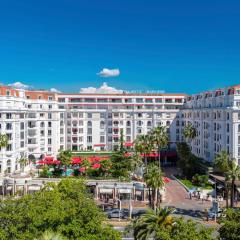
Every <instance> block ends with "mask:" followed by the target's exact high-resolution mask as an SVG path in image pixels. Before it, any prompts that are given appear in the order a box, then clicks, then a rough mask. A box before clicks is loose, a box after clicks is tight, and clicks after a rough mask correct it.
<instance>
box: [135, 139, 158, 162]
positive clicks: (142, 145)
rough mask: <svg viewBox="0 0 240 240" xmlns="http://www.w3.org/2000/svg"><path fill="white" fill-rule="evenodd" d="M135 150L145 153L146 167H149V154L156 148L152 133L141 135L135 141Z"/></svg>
mask: <svg viewBox="0 0 240 240" xmlns="http://www.w3.org/2000/svg"><path fill="white" fill-rule="evenodd" d="M134 147H135V152H137V153H140V154H143V158H144V163H145V167H147V155H148V154H149V153H151V152H152V151H153V150H154V139H153V136H152V135H139V136H138V137H137V138H136V139H135V141H134Z"/></svg>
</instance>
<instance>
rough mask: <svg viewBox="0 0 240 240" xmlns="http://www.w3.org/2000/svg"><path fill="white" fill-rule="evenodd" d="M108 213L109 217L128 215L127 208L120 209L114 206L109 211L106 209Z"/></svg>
mask: <svg viewBox="0 0 240 240" xmlns="http://www.w3.org/2000/svg"><path fill="white" fill-rule="evenodd" d="M106 215H107V217H108V218H109V219H111V218H122V219H124V218H127V217H128V213H127V211H126V210H125V209H121V210H120V209H118V208H113V209H111V210H109V211H106Z"/></svg>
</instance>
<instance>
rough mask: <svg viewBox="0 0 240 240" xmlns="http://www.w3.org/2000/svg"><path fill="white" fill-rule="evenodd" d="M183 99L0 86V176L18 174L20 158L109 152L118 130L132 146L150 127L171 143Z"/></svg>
mask: <svg viewBox="0 0 240 240" xmlns="http://www.w3.org/2000/svg"><path fill="white" fill-rule="evenodd" d="M184 98H185V95H184V94H127V93H123V94H56V93H51V92H46V91H24V90H15V89H12V88H10V87H0V113H1V117H0V124H1V129H0V132H1V133H2V134H5V133H6V134H10V135H9V136H10V141H9V146H8V147H7V148H2V149H1V152H0V154H1V158H0V166H1V169H0V170H1V171H0V174H3V173H4V172H6V171H8V172H13V171H15V170H19V167H20V166H19V163H18V160H19V159H20V158H21V157H29V158H32V159H39V158H40V157H41V156H43V155H51V156H55V157H56V156H57V154H58V151H59V149H71V150H73V151H80V150H87V149H88V150H90V149H92V150H96V151H99V150H113V149H114V148H115V147H116V146H118V144H119V140H120V131H121V129H122V130H123V134H124V136H125V141H126V142H129V143H132V142H133V141H134V139H135V138H136V137H137V135H139V134H146V133H147V132H149V131H150V130H151V129H152V128H153V127H155V126H157V125H163V126H166V127H167V128H168V132H169V137H170V141H171V142H172V143H173V144H174V143H175V141H176V126H175V125H176V120H175V117H176V114H177V113H178V111H179V109H180V108H181V106H182V105H183V102H184ZM9 124H10V125H9Z"/></svg>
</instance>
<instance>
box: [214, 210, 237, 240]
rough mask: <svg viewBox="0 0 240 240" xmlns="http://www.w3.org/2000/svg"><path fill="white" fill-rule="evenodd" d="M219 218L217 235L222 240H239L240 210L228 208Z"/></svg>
mask: <svg viewBox="0 0 240 240" xmlns="http://www.w3.org/2000/svg"><path fill="white" fill-rule="evenodd" d="M224 215H225V216H224V217H223V218H221V219H220V228H219V236H220V239H222V240H239V239H240V236H239V233H240V210H239V209H238V210H235V209H228V210H227V211H226V213H225V214H224Z"/></svg>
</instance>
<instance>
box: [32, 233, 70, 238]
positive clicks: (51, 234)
mask: <svg viewBox="0 0 240 240" xmlns="http://www.w3.org/2000/svg"><path fill="white" fill-rule="evenodd" d="M34 240H67V238H65V237H63V236H62V235H61V234H59V233H55V232H52V231H45V232H44V233H43V234H42V235H41V237H39V238H35V239H34Z"/></svg>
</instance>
